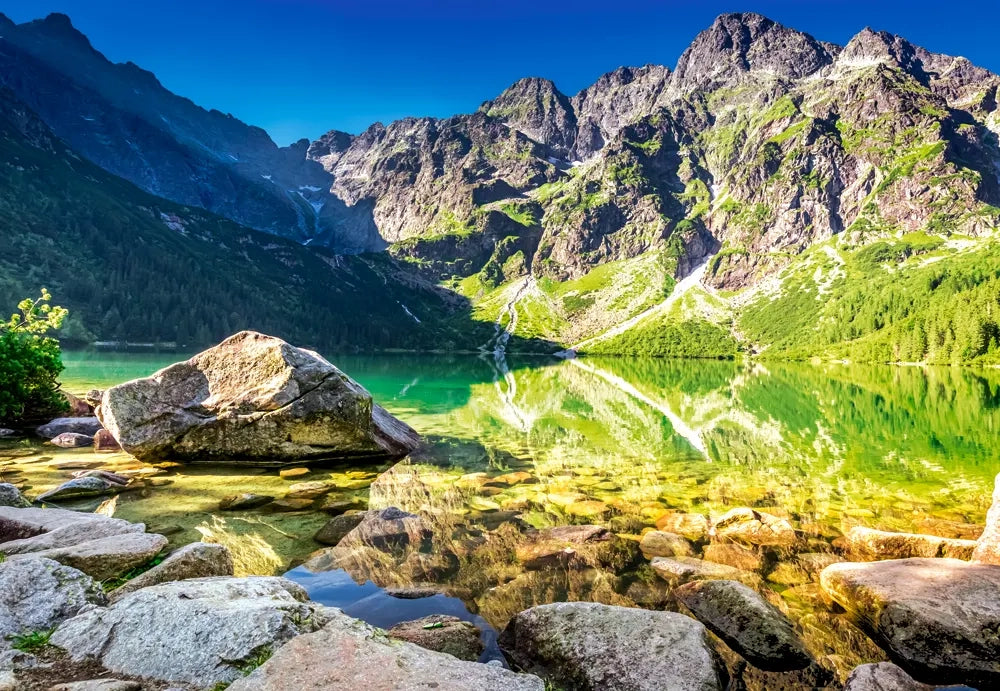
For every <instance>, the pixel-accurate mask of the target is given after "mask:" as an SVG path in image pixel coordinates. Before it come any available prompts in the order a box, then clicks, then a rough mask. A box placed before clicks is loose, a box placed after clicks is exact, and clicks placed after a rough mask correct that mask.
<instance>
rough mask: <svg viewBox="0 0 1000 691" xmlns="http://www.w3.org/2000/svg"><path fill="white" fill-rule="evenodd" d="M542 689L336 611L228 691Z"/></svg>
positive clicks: (533, 680) (536, 682)
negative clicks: (389, 634) (390, 634)
mask: <svg viewBox="0 0 1000 691" xmlns="http://www.w3.org/2000/svg"><path fill="white" fill-rule="evenodd" d="M306 688H317V689H361V688H367V689H422V688H427V689H430V688H433V689H438V691H466V690H467V689H480V690H481V691H543V690H544V688H545V684H544V682H542V680H541V679H539V678H538V677H535V676H531V675H528V674H516V673H514V672H512V671H510V670H507V669H504V668H503V667H500V666H497V665H484V664H479V663H476V662H465V661H463V660H458V659H456V658H455V657H452V656H451V655H447V654H445V653H437V652H434V651H430V650H425V649H424V648H421V647H419V646H416V645H414V644H412V643H408V642H405V641H394V640H392V639H390V638H388V637H387V636H386V635H385V633H384V632H382V631H379V630H378V629H375V628H373V627H371V626H368V625H367V624H364V623H363V622H360V621H357V620H355V619H350V618H348V617H344V616H343V615H339V614H337V615H334V616H333V617H332V620H331V621H330V623H328V624H327V625H326V626H324V627H323V628H322V629H321V630H319V631H317V632H315V633H310V634H306V635H302V636H299V637H297V638H295V639H293V640H292V641H291V642H289V643H287V644H286V645H284V646H282V647H281V648H280V649H279V650H278V651H277V652H276V653H275V654H274V655H273V656H272V657H271V659H270V660H268V661H267V662H266V663H265V664H263V665H262V666H261V667H259V668H258V669H257V670H256V671H254V672H253V673H252V674H250V676H248V677H246V678H245V679H239V680H238V681H236V682H234V683H233V684H232V685H231V686H230V687H229V689H230V691H285V690H286V689H306Z"/></svg>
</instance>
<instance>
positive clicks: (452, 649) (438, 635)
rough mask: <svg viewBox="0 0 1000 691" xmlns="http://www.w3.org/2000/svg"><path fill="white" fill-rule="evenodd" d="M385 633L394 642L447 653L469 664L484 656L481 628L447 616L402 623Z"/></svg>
mask: <svg viewBox="0 0 1000 691" xmlns="http://www.w3.org/2000/svg"><path fill="white" fill-rule="evenodd" d="M386 633H388V634H389V636H390V637H391V638H398V639H400V640H402V641H409V642H410V643H414V644H416V645H419V646H420V647H421V648H427V650H436V651H437V652H439V653H448V654H449V655H453V656H455V657H457V658H458V659H459V660H468V661H469V662H475V661H476V660H478V659H479V655H480V653H482V652H483V643H482V641H481V640H479V637H480V631H479V628H478V627H477V626H476V625H475V624H473V623H471V622H468V621H462V620H461V619H459V618H458V617H452V616H449V615H447V614H431V615H430V616H426V617H422V618H421V619H414V620H413V621H404V622H400V623H399V624H396V625H395V626H393V627H392V628H391V629H389V630H388V631H387V632H386Z"/></svg>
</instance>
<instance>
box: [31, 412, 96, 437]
mask: <svg viewBox="0 0 1000 691" xmlns="http://www.w3.org/2000/svg"><path fill="white" fill-rule="evenodd" d="M99 429H101V421H100V420H98V419H97V418H96V417H57V418H56V419H55V420H52V421H51V422H47V423H46V424H44V425H42V426H41V427H39V428H38V429H36V430H35V432H36V433H37V434H38V436H40V437H42V438H43V439H55V438H56V437H58V436H59V435H60V434H67V433H68V434H85V435H87V436H88V437H93V436H94V435H95V434H97V431H98V430H99Z"/></svg>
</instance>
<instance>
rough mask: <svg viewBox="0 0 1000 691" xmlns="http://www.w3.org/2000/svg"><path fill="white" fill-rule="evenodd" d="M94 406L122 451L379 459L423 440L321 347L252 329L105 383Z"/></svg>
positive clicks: (211, 457)
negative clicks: (143, 373)
mask: <svg viewBox="0 0 1000 691" xmlns="http://www.w3.org/2000/svg"><path fill="white" fill-rule="evenodd" d="M97 414H98V417H100V419H101V421H102V422H103V424H104V426H105V427H106V428H107V429H108V431H109V432H111V434H112V435H113V436H114V437H115V439H117V440H118V442H119V443H120V444H121V446H122V448H123V449H124V450H125V451H127V452H128V453H130V454H132V455H133V456H135V457H136V458H139V459H141V460H147V461H148V460H173V461H184V462H235V463H249V464H256V465H284V464H287V463H290V462H293V461H299V462H301V461H306V460H323V459H352V460H372V461H375V460H377V461H381V460H385V459H390V458H401V457H402V456H405V455H406V454H407V453H409V452H410V451H412V450H413V449H414V448H416V446H417V445H418V443H419V437H418V435H417V433H416V432H414V431H413V430H412V429H411V428H410V427H409V426H408V425H406V424H405V423H403V422H401V421H399V420H397V419H396V418H394V417H393V416H392V415H390V414H389V413H388V412H387V411H386V410H385V409H383V408H381V407H380V406H378V405H376V404H375V403H374V402H373V401H372V397H371V394H369V393H368V392H367V391H366V390H365V389H364V388H363V387H362V386H361V385H360V384H358V383H357V382H355V381H354V380H352V379H351V378H350V377H348V376H347V375H346V374H344V373H343V372H341V371H340V370H339V369H337V368H336V367H334V366H333V365H332V364H330V363H329V362H327V361H326V360H324V359H323V358H322V357H320V356H319V355H318V354H316V353H314V352H312V351H309V350H304V349H301V348H296V347H294V346H291V345H289V344H288V343H286V342H285V341H282V340H281V339H279V338H273V337H271V336H266V335H264V334H260V333H256V332H253V331H242V332H240V333H238V334H236V335H234V336H230V337H229V338H227V339H226V340H225V341H223V342H222V343H220V344H219V345H217V346H215V347H213V348H209V349H208V350H206V351H204V352H201V353H199V354H198V355H195V356H194V357H193V358H191V359H190V360H187V361H185V362H179V363H177V364H174V365H171V366H169V367H166V368H164V369H162V370H160V371H159V372H156V373H155V374H153V375H152V376H149V377H146V378H144V379H135V380H132V381H129V382H125V383H124V384H119V385H118V386H114V387H112V388H110V389H108V390H107V391H105V392H104V396H103V398H102V400H101V405H100V407H99V408H98V411H97Z"/></svg>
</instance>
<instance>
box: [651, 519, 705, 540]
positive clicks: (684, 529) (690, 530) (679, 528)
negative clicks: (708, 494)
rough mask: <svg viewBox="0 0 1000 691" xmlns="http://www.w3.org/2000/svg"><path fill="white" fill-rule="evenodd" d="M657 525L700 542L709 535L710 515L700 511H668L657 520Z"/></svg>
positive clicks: (660, 528)
mask: <svg viewBox="0 0 1000 691" xmlns="http://www.w3.org/2000/svg"><path fill="white" fill-rule="evenodd" d="M656 527H657V529H659V530H663V531H665V532H668V533H677V534H678V535H681V536H683V537H686V538H687V539H688V540H691V541H692V542H700V541H702V540H704V539H705V538H706V537H707V536H708V517H706V516H704V515H702V514H700V513H668V514H664V515H663V516H660V517H659V518H658V519H657V520H656Z"/></svg>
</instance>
